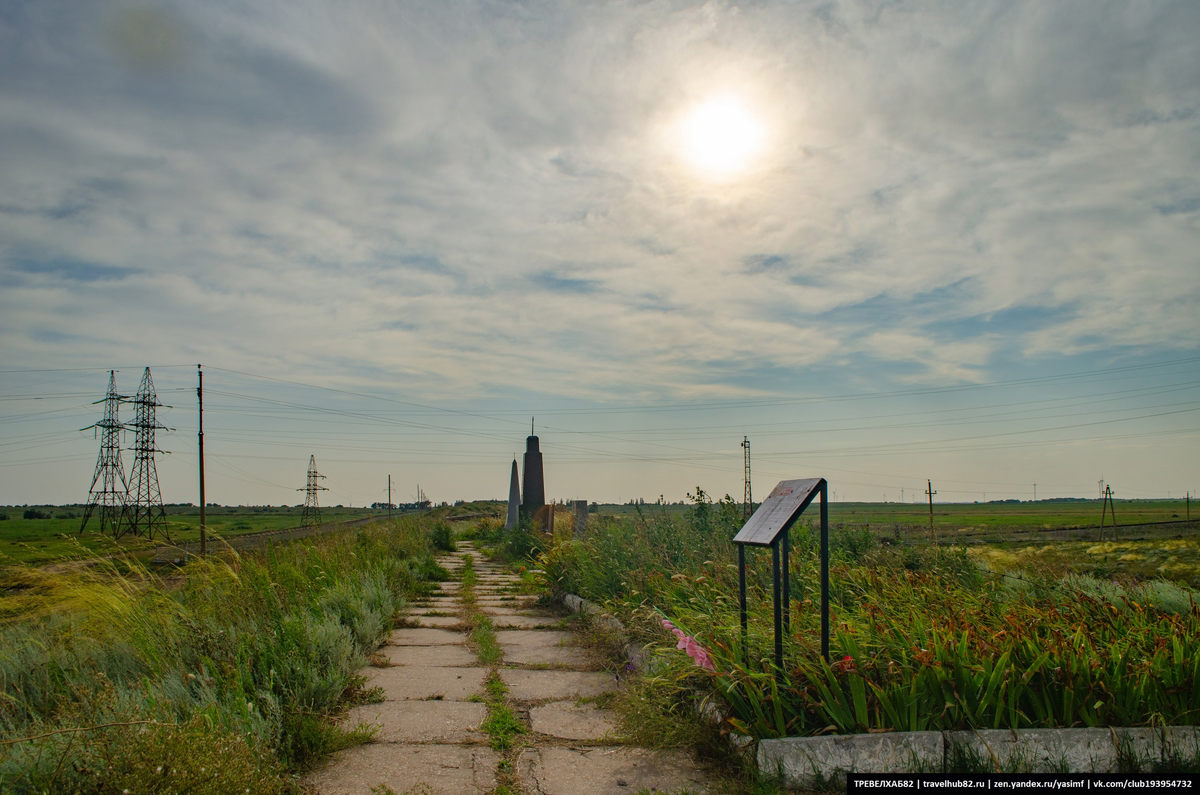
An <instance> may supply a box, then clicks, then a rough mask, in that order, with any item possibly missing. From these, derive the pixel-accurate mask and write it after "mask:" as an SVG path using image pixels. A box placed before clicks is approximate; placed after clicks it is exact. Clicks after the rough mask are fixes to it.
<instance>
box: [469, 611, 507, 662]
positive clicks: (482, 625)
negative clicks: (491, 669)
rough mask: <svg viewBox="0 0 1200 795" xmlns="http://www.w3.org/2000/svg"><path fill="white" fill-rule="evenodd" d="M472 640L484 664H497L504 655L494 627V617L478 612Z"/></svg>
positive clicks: (480, 660) (472, 631)
mask: <svg viewBox="0 0 1200 795" xmlns="http://www.w3.org/2000/svg"><path fill="white" fill-rule="evenodd" d="M471 642H472V643H473V644H474V646H475V654H476V656H478V657H479V662H481V663H483V664H484V665H488V666H491V665H496V664H497V663H499V662H500V660H501V659H503V657H504V651H503V650H502V649H501V648H500V644H499V643H497V642H496V631H495V630H494V629H493V628H492V619H491V618H490V617H489V616H486V615H483V614H476V617H475V628H474V629H473V630H471Z"/></svg>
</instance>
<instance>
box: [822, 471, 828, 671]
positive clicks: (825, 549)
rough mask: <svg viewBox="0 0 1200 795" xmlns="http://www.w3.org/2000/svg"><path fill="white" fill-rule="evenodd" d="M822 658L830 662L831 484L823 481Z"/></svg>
mask: <svg viewBox="0 0 1200 795" xmlns="http://www.w3.org/2000/svg"><path fill="white" fill-rule="evenodd" d="M821 656H822V657H824V658H825V662H827V663H828V662H829V484H828V483H826V482H825V481H821Z"/></svg>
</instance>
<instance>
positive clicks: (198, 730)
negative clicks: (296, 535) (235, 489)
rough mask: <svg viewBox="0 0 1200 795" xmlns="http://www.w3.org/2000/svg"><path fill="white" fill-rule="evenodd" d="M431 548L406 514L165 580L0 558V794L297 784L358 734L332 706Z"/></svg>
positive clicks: (437, 572)
mask: <svg viewBox="0 0 1200 795" xmlns="http://www.w3.org/2000/svg"><path fill="white" fill-rule="evenodd" d="M431 553H432V545H431V543H430V540H429V535H428V531H427V529H426V528H425V527H423V526H422V525H421V524H420V523H418V522H416V521H413V520H408V519H402V520H399V521H397V522H394V523H391V524H387V523H383V522H379V523H376V524H373V525H370V526H368V527H367V528H365V529H363V530H361V531H358V532H348V533H344V534H338V535H330V536H323V537H320V538H318V539H314V540H312V541H309V542H297V543H291V544H285V545H281V546H276V547H272V548H271V549H270V550H268V551H266V552H264V553H261V554H252V555H247V556H244V557H241V558H232V559H229V560H213V561H209V562H202V561H197V562H193V563H191V564H189V565H188V566H187V567H186V569H184V570H183V572H182V573H181V575H179V576H177V577H174V578H170V579H168V580H160V579H159V578H157V577H155V576H154V575H152V574H151V573H149V572H147V571H145V570H144V569H140V568H139V567H137V565H136V564H130V563H127V562H126V563H122V564H113V565H104V564H101V565H100V566H93V567H83V568H80V569H78V570H75V571H68V572H65V573H50V572H47V571H44V570H40V569H32V568H27V567H10V568H6V569H3V570H0V578H2V580H3V582H2V584H3V585H4V587H5V592H4V593H5V595H4V596H3V598H0V619H2V620H3V624H0V790H3V791H4V792H43V791H45V792H56V793H108V792H114V793H120V792H156V793H169V792H202V793H226V792H229V793H233V792H239V793H244V792H246V791H251V792H255V793H271V792H283V791H291V790H293V789H295V784H294V779H293V778H292V777H291V776H289V775H288V774H289V773H294V772H297V771H300V770H303V769H304V768H305V767H306V766H308V765H310V764H311V763H312V762H313V761H315V759H316V758H318V757H320V756H322V755H323V754H325V753H328V752H329V751H331V750H335V749H336V748H337V747H339V746H342V745H345V744H347V743H350V742H355V741H361V740H362V739H363V735H362V733H361V732H359V733H357V734H355V733H353V732H350V733H347V732H345V731H344V730H342V729H340V728H338V727H337V726H336V725H335V723H334V722H333V721H332V720H331V718H332V717H333V716H334V715H335V714H336V712H337V710H338V709H339V707H340V706H341V705H342V704H344V703H345V702H346V701H347V699H351V700H352V699H353V698H354V697H355V695H356V693H358V692H360V691H361V679H360V678H359V676H358V675H357V671H358V670H359V669H360V668H361V667H363V666H364V665H365V659H364V658H365V655H367V654H368V653H370V652H371V651H372V650H374V649H375V648H376V647H377V646H378V644H379V642H380V641H381V640H382V638H384V637H385V635H386V633H387V632H388V631H390V629H391V627H392V619H393V616H394V614H395V613H396V611H397V610H398V609H399V608H400V607H401V606H402V605H403V604H404V602H405V600H406V599H408V598H409V597H411V596H412V595H414V594H417V593H421V592H424V591H426V590H427V589H429V588H430V585H429V583H430V581H431V580H436V579H442V578H444V577H445V576H446V573H445V572H444V570H442V569H441V568H440V567H439V566H438V565H437V564H436V562H435V561H434V559H433V557H432V554H431ZM118 565H119V566H120V568H119V570H118ZM26 738H34V739H26ZM14 740H17V741H16V742H14Z"/></svg>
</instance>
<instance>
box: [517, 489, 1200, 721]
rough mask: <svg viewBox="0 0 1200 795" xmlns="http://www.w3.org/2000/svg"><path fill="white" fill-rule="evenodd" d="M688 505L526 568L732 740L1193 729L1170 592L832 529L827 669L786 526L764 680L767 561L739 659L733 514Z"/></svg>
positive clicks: (1195, 619)
mask: <svg viewBox="0 0 1200 795" xmlns="http://www.w3.org/2000/svg"><path fill="white" fill-rule="evenodd" d="M697 497H698V499H697V504H696V506H695V508H694V509H693V510H692V511H691V513H690V515H689V516H687V517H683V518H680V517H673V516H670V515H668V514H666V513H665V512H661V511H655V510H654V509H653V507H652V506H650V507H648V508H647V509H646V511H645V512H643V513H639V514H638V515H636V516H634V517H633V518H623V519H616V518H613V517H609V518H607V520H605V521H593V523H592V525H591V527H590V529H589V534H588V537H587V538H586V539H584V540H582V541H575V540H567V539H563V540H560V541H559V542H558V543H557V544H555V545H554V546H553V547H552V548H551V549H550V550H549V551H548V552H546V553H545V554H544V555H543V556H542V557H541V559H540V562H541V566H542V568H543V570H544V571H545V573H546V578H547V580H548V582H549V583H550V585H551V586H552V587H554V588H556V589H560V590H563V591H570V592H574V593H578V594H580V595H582V596H584V597H586V598H588V599H592V600H594V601H597V602H601V603H604V604H605V605H607V606H608V607H609V608H610V609H612V610H613V611H615V612H616V613H617V614H618V615H620V616H621V617H622V619H623V620H624V621H625V622H626V624H627V626H629V627H631V629H632V631H634V632H635V633H637V634H638V635H640V637H641V638H642V639H643V640H649V641H653V642H656V643H658V644H660V645H661V646H663V647H665V650H664V652H663V655H662V656H663V657H664V658H666V659H667V660H669V661H670V662H669V663H668V664H669V665H670V666H671V668H670V670H671V672H672V676H670V677H667V678H670V679H671V681H672V682H673V683H675V684H676V685H678V684H679V683H681V682H682V683H686V685H687V688H688V689H690V690H691V691H692V692H693V693H698V694H702V693H705V692H707V693H712V694H719V700H720V701H723V702H724V703H725V705H726V706H727V709H728V712H729V719H728V723H727V726H728V727H729V728H730V729H731V730H734V731H737V732H740V733H745V734H751V735H754V736H757V737H777V736H786V735H804V734H813V733H818V732H826V731H836V732H862V731H868V730H899V731H911V730H922V729H962V728H1025V727H1068V726H1133V725H1146V724H1164V723H1165V724H1191V723H1196V722H1200V608H1198V607H1197V606H1196V604H1195V602H1194V600H1192V598H1191V595H1190V594H1187V593H1184V592H1181V591H1180V589H1179V588H1177V587H1176V586H1170V587H1169V588H1166V589H1164V587H1162V584H1156V583H1150V584H1146V585H1140V584H1136V583H1125V584H1117V583H1111V582H1108V583H1102V582H1097V581H1096V580H1094V579H1092V578H1088V577H1079V576H1072V577H1068V578H1065V579H1062V578H1053V577H1049V576H1042V577H1036V576H1028V577H1022V578H1020V579H1016V578H1013V577H1010V576H1004V575H998V574H990V573H987V572H985V571H982V570H981V569H980V568H978V567H977V566H975V565H974V564H973V563H972V561H971V559H970V558H969V556H968V555H967V553H966V552H965V551H964V550H962V549H954V548H938V547H924V548H913V547H906V548H903V549H896V548H892V547H879V546H877V545H876V544H875V543H874V540H873V539H872V538H870V537H869V536H864V535H863V534H862V532H861V531H859V532H845V531H842V530H837V529H835V530H834V532H833V534H832V538H831V545H832V547H833V557H834V565H833V567H832V574H831V576H832V589H831V590H832V616H831V624H832V627H833V630H834V632H833V638H832V662H833V664H832V665H826V664H825V663H824V661H823V660H821V658H820V654H819V650H820V610H819V605H820V594H819V580H818V578H817V570H818V569H817V566H818V562H817V538H816V535H817V534H816V532H815V531H813V530H812V529H811V528H809V527H807V526H802V525H797V527H795V528H794V529H793V531H792V540H793V550H792V562H793V578H792V584H791V586H792V596H793V604H792V633H791V635H790V637H788V638H787V639H786V642H785V651H786V655H785V657H786V660H785V666H784V667H785V670H784V672H783V676H782V677H781V680H780V683H779V685H778V686H777V685H776V677H775V675H774V666H773V634H772V628H773V623H772V618H771V609H772V608H771V582H770V578H771V571H770V553H769V551H763V552H760V553H757V554H755V555H752V556H751V557H752V558H754V560H753V561H752V566H751V572H750V574H749V577H748V582H749V590H750V593H749V604H750V609H751V618H750V644H749V649H748V650H744V649H743V648H742V645H741V637H740V629H739V620H738V592H737V569H736V565H735V564H736V560H737V554H736V549H735V548H734V546H733V544H732V543H731V539H732V537H733V535H734V533H735V532H736V530H737V529H738V527H740V525H741V523H742V521H741V511H740V508H741V506H740V505H738V504H736V503H734V502H733V501H732V500H730V499H728V498H726V500H725V501H722V502H719V503H711V502H709V501H708V500H707V499H706V498H705V496H704V494H703V493H702V492H699V493H698V495H697ZM663 619H669V620H670V621H671V622H673V624H674V625H676V626H678V627H679V628H681V629H682V630H683V631H684V632H686V633H687V634H688V635H691V636H694V637H695V638H696V639H698V641H699V642H700V644H702V645H703V646H704V647H705V648H706V649H707V650H708V652H709V653H710V654H711V656H712V659H713V661H714V662H715V665H716V671H715V672H714V673H711V674H710V673H708V672H706V671H704V670H702V669H701V668H699V667H697V666H695V665H693V664H692V661H691V660H690V659H689V658H688V657H686V656H684V654H683V652H681V651H673V650H671V648H670V647H671V646H673V645H675V643H676V638H675V637H674V636H672V635H669V634H668V633H667V632H666V631H665V629H664V627H663V625H662V621H663ZM744 655H746V656H748V660H749V661H748V662H745V661H744V660H745V656H744ZM657 673H658V675H659V676H660V677H662V676H664V674H663V671H662V670H659V671H658V672H657Z"/></svg>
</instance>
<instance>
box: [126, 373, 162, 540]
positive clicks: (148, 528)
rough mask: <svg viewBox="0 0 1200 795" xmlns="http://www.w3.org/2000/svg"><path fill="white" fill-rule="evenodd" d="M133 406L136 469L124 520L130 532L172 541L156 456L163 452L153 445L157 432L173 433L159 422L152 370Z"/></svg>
mask: <svg viewBox="0 0 1200 795" xmlns="http://www.w3.org/2000/svg"><path fill="white" fill-rule="evenodd" d="M129 402H130V403H133V406H134V410H135V412H136V414H135V415H134V419H133V422H131V423H130V424H129V427H131V428H133V451H134V459H133V469H132V470H131V471H130V473H129V499H127V500H126V501H125V521H126V522H127V523H128V527H129V530H128V532H130V533H133V534H134V535H145V536H146V537H147V538H154V534H155V532H158V533H161V534H162V535H163V536H164V537H165V538H167V539H168V540H170V535H169V534H168V533H167V514H166V511H165V510H163V504H162V491H161V490H160V489H159V486H158V468H157V467H156V466H155V463H154V457H155V456H156V455H158V454H159V453H162V452H164V451H163V450H159V449H158V447H157V446H156V445H155V443H154V432H155V431H158V430H163V431H167V430H170V428H168V427H167V426H165V425H162V424H160V423H159V421H158V419H157V415H156V412H157V409H158V408H160V407H161V406H162V404H161V403H159V402H158V395H156V394H155V392H154V379H153V378H151V377H150V368H149V367H147V368H146V372H145V373H143V374H142V383H141V385H140V386H138V391H137V396H136V397H134V398H133V400H131V401H129Z"/></svg>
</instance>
